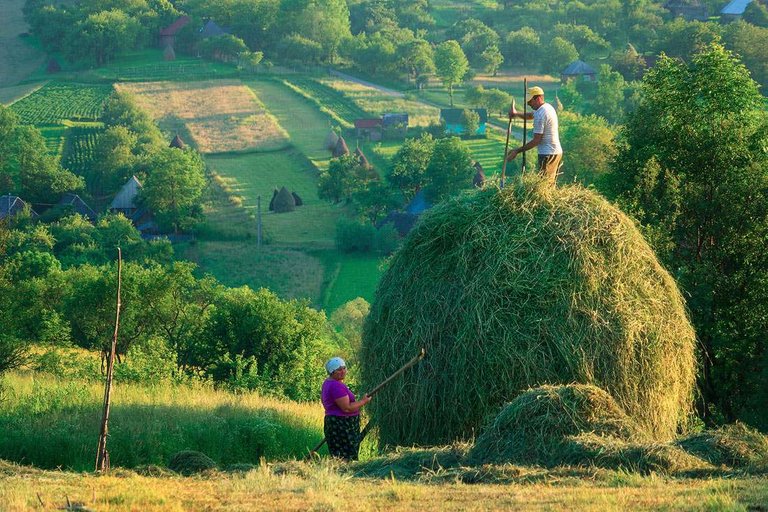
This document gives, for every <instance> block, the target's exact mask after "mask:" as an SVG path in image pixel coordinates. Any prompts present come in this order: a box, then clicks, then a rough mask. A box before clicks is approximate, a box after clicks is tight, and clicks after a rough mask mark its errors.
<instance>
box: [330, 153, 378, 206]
mask: <svg viewBox="0 0 768 512" xmlns="http://www.w3.org/2000/svg"><path fill="white" fill-rule="evenodd" d="M374 176H375V171H371V170H370V169H366V168H365V167H364V166H362V165H360V160H359V159H358V158H357V156H356V155H345V156H342V157H341V158H335V159H333V160H331V163H330V165H329V166H328V170H327V171H325V172H323V173H321V174H320V181H319V183H318V196H319V197H320V199H325V200H327V201H331V202H333V203H340V202H341V201H342V200H344V201H347V202H350V201H351V200H352V196H353V195H354V194H355V193H356V192H359V191H361V190H364V189H365V187H366V186H367V185H368V182H369V181H370V180H371V179H373V178H374Z"/></svg>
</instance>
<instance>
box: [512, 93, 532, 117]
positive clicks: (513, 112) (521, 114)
mask: <svg viewBox="0 0 768 512" xmlns="http://www.w3.org/2000/svg"><path fill="white" fill-rule="evenodd" d="M514 117H516V118H518V119H533V112H526V113H523V112H518V111H517V109H516V108H515V99H514V98H512V108H510V109H509V118H510V119H512V118H514Z"/></svg>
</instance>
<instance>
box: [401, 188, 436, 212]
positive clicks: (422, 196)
mask: <svg viewBox="0 0 768 512" xmlns="http://www.w3.org/2000/svg"><path fill="white" fill-rule="evenodd" d="M430 206H432V205H431V204H429V201H427V195H426V193H424V190H423V189H422V190H419V191H418V192H416V195H415V196H413V199H411V202H410V203H408V204H407V205H405V211H406V213H412V214H414V215H418V214H420V213H421V212H423V211H425V210H427V209H429V207H430Z"/></svg>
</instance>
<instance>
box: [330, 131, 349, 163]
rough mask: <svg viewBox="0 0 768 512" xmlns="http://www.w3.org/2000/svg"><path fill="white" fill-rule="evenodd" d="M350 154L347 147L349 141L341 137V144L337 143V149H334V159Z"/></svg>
mask: <svg viewBox="0 0 768 512" xmlns="http://www.w3.org/2000/svg"><path fill="white" fill-rule="evenodd" d="M348 154H349V148H348V147H347V141H345V140H344V137H341V136H339V142H337V143H336V147H335V148H333V156H334V158H339V157H342V156H344V155H348Z"/></svg>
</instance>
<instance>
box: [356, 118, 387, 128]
mask: <svg viewBox="0 0 768 512" xmlns="http://www.w3.org/2000/svg"><path fill="white" fill-rule="evenodd" d="M380 126H381V119H355V128H378V127H380Z"/></svg>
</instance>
